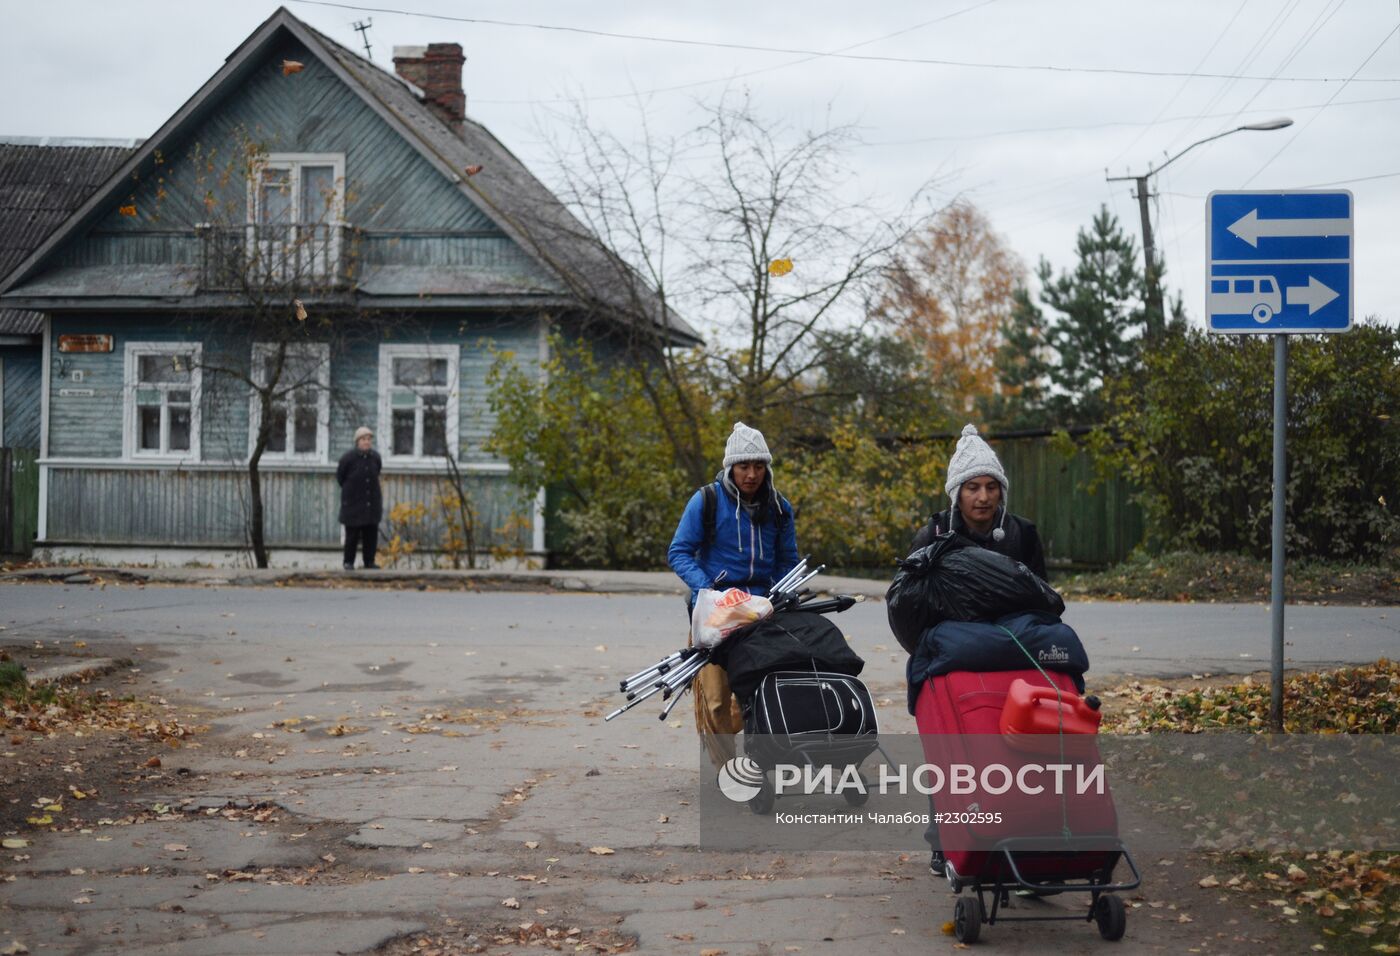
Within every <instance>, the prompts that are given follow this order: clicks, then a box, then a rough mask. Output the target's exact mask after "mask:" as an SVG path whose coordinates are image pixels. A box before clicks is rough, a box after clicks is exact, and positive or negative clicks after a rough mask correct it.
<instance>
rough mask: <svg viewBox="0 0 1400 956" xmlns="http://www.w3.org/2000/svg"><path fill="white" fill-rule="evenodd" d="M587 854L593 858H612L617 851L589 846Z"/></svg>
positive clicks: (608, 847)
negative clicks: (590, 854)
mask: <svg viewBox="0 0 1400 956" xmlns="http://www.w3.org/2000/svg"><path fill="white" fill-rule="evenodd" d="M588 852H589V853H592V854H593V855H594V856H612V855H613V854H614V853H616V852H617V851H616V850H614V849H613V848H612V847H610V846H591V847H589V848H588Z"/></svg>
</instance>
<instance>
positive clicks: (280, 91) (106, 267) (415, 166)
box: [3, 11, 564, 307]
mask: <svg viewBox="0 0 1400 956" xmlns="http://www.w3.org/2000/svg"><path fill="white" fill-rule="evenodd" d="M297 34H302V35H303V36H305V37H306V39H307V40H309V41H310V44H311V45H310V46H308V45H307V43H306V42H303V40H302V39H301V38H299V37H298V35H297ZM323 40H324V38H321V37H320V35H319V34H316V33H315V32H314V31H311V30H310V29H309V28H307V27H305V26H304V25H303V24H300V22H299V21H297V20H295V18H294V17H292V16H291V15H290V14H287V13H286V12H285V11H279V13H278V14H275V15H274V16H273V17H272V18H271V19H270V20H269V21H268V22H267V23H265V24H264V25H263V27H261V28H260V29H259V30H258V31H257V32H255V34H254V35H253V37H252V38H250V39H249V41H247V42H246V43H245V44H244V45H243V46H242V47H240V49H239V51H237V52H235V54H234V55H233V56H231V57H230V59H229V62H228V63H227V64H226V65H225V68H224V69H223V70H221V71H220V73H219V74H217V75H216V76H215V77H214V78H213V79H211V80H210V81H209V83H207V84H206V85H205V87H204V88H203V89H201V91H200V92H199V93H198V94H197V95H196V96H195V97H194V98H192V99H191V101H190V102H189V103H187V104H186V105H185V107H184V108H182V110H181V111H180V112H179V113H177V114H176V116H175V117H173V118H172V120H171V121H170V122H169V123H167V124H166V126H165V127H164V128H163V129H162V130H161V131H160V132H159V133H158V134H157V135H156V136H155V137H153V138H152V139H151V140H150V141H148V142H147V143H146V144H145V146H144V147H143V148H142V149H141V150H139V151H138V153H137V155H136V156H134V157H132V159H131V160H130V161H128V162H127V163H126V164H125V166H124V167H123V168H122V169H120V170H118V172H117V173H116V174H115V175H114V176H113V177H112V178H111V179H110V180H109V181H108V182H107V183H106V185H105V186H104V187H103V188H101V189H99V190H98V191H97V194H96V195H94V197H93V198H92V200H90V201H89V203H88V204H87V206H85V207H83V208H81V209H79V210H78V212H77V213H76V214H75V215H74V216H73V217H72V218H70V219H69V220H68V221H67V222H66V223H65V224H64V226H63V227H62V228H60V229H59V230H58V232H57V233H55V235H54V236H53V237H51V238H50V239H49V240H48V242H46V243H45V244H44V246H42V247H41V248H40V249H39V250H38V251H37V252H36V253H34V254H33V255H32V256H31V257H30V258H29V259H28V260H27V261H26V262H25V263H24V264H22V265H20V266H19V267H18V268H17V269H16V270H15V272H14V273H12V274H11V275H10V276H9V277H8V278H7V279H5V280H4V281H5V283H6V285H5V286H4V287H3V289H4V290H5V291H8V292H10V294H11V301H14V297H16V296H19V297H28V298H29V299H31V300H44V299H49V300H53V299H61V300H65V301H66V302H67V304H68V307H74V306H75V303H74V302H73V301H71V300H76V303H77V307H81V306H80V303H81V301H83V300H87V301H93V300H97V299H106V300H107V301H106V302H105V303H104V304H108V305H110V304H113V303H112V300H114V299H116V300H121V299H125V300H127V301H128V302H129V303H130V304H131V306H133V307H152V306H155V307H160V305H162V304H166V305H169V304H172V303H173V302H174V300H181V301H182V302H183V304H184V305H185V306H188V305H190V304H191V300H192V299H195V297H197V296H198V294H199V292H200V291H201V288H200V281H199V278H200V276H199V271H198V270H199V264H200V261H201V255H202V254H203V252H204V250H203V248H202V246H201V241H202V240H201V237H200V235H199V233H198V227H200V226H201V225H206V224H213V225H215V226H218V225H221V224H222V225H225V226H229V227H239V226H241V225H242V224H243V223H244V222H246V217H247V196H248V188H249V187H248V180H249V174H248V172H247V164H246V155H247V152H248V150H249V149H250V148H253V149H255V150H257V151H260V152H264V153H272V154H301V155H329V156H337V157H343V160H344V170H345V177H344V193H345V197H344V198H345V203H344V222H345V223H346V224H347V225H348V226H349V227H351V228H352V229H353V230H354V231H355V232H354V235H355V240H354V243H353V253H351V255H353V257H354V262H353V263H352V264H351V265H352V268H353V269H354V272H355V274H356V276H357V281H356V287H357V291H358V292H359V293H360V294H361V296H362V297H366V298H371V299H372V298H375V297H384V298H393V299H400V300H410V301H409V302H408V303H407V304H412V301H411V300H418V301H419V302H422V301H423V300H424V298H425V297H435V296H436V297H444V296H445V297H458V299H462V298H472V297H475V298H481V299H490V303H489V304H492V305H497V306H499V305H501V304H503V302H504V301H506V300H508V299H510V298H512V297H524V298H527V299H538V298H540V297H550V298H553V299H558V298H559V297H561V296H562V295H563V293H564V287H563V285H562V284H561V283H560V282H559V281H558V279H557V278H556V277H555V276H554V274H553V273H552V271H551V270H550V269H549V268H548V267H547V266H545V265H543V264H542V263H541V262H540V261H539V260H538V257H537V256H534V255H532V254H531V253H529V252H528V251H526V250H525V249H522V248H521V246H520V245H519V244H518V243H517V242H516V241H514V240H513V239H512V238H511V237H510V236H508V235H507V234H506V233H505V232H504V231H503V230H502V229H501V228H500V227H499V225H498V224H497V223H496V222H495V221H494V219H493V217H492V216H490V215H488V214H487V212H486V211H485V207H484V204H482V203H480V202H477V201H475V200H474V199H473V197H472V195H471V193H470V192H469V191H464V190H463V189H462V188H461V182H462V180H463V177H462V176H461V175H458V174H456V173H452V172H449V171H448V167H446V166H445V164H444V163H443V162H441V161H438V160H437V157H435V156H432V155H431V153H428V154H427V155H425V151H424V150H423V149H422V148H421V144H420V143H417V142H416V141H415V140H414V139H413V138H412V137H407V138H406V137H405V135H404V133H405V128H404V127H403V125H402V122H401V121H400V120H399V119H398V118H397V117H396V116H395V114H393V113H392V112H390V111H388V110H387V109H385V108H383V107H382V104H380V103H378V102H376V97H374V96H373V95H371V94H370V93H368V92H367V91H366V90H365V89H364V87H363V84H362V83H360V82H359V81H358V80H357V79H356V78H354V77H352V76H351V75H350V74H349V73H347V72H346V71H345V70H344V69H343V67H342V66H341V65H340V64H339V62H338V61H337V59H336V58H335V57H333V56H331V55H329V54H328V53H326V52H325V51H324V49H321V51H320V52H318V50H317V49H313V47H318V48H320V47H323ZM286 61H294V62H297V63H299V64H301V67H302V68H301V70H300V71H298V72H290V73H284V71H283V68H282V65H283V63H284V62H286ZM369 68H370V69H375V70H376V72H380V73H382V71H378V70H377V68H374V67H372V66H371V67H369ZM385 76H386V78H387V79H389V81H390V82H393V83H395V84H400V85H402V84H401V81H399V80H397V79H395V78H393V77H388V76H387V74H385ZM403 89H404V92H405V93H406V94H407V95H409V96H410V97H412V94H411V93H408V88H407V87H406V86H405V87H403ZM376 107H378V108H376ZM420 108H421V107H420ZM197 302H198V300H197V299H195V304H197ZM34 304H40V303H38V302H36V303H34ZM396 304H400V305H403V304H406V303H405V302H403V301H400V302H398V303H396ZM437 304H438V305H444V304H447V303H446V302H444V301H442V300H441V299H440V298H439V299H438V301H437ZM458 304H462V303H460V302H459V303H458ZM522 304H523V303H522Z"/></svg>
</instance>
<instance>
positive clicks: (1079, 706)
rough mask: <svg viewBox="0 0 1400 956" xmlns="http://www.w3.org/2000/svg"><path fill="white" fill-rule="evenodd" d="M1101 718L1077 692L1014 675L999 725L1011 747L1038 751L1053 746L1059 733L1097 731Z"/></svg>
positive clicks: (1092, 732)
mask: <svg viewBox="0 0 1400 956" xmlns="http://www.w3.org/2000/svg"><path fill="white" fill-rule="evenodd" d="M1095 703H1097V701H1096V702H1095ZM1102 720H1103V714H1101V713H1100V712H1099V710H1098V708H1097V707H1091V706H1090V705H1089V704H1088V703H1086V702H1085V700H1084V698H1082V697H1080V696H1079V695H1078V694H1075V693H1072V692H1071V691H1067V690H1057V689H1056V688H1053V687H1036V686H1035V685H1033V684H1030V683H1028V682H1027V681H1025V680H1022V679H1020V678H1017V679H1016V680H1014V681H1012V682H1011V686H1010V687H1009V688H1008V689H1007V692H1006V703H1005V704H1004V705H1003V706H1002V708H1001V721H1000V723H999V726H1000V728H1001V732H1002V734H1003V736H1005V737H1006V741H1007V743H1008V744H1010V745H1011V746H1012V747H1015V748H1016V749H1017V750H1029V751H1034V752H1037V753H1040V752H1044V751H1046V750H1047V749H1050V750H1053V749H1056V748H1057V747H1058V744H1057V743H1055V738H1056V737H1058V736H1059V735H1060V734H1097V733H1098V732H1099V724H1100V722H1102ZM1036 738H1039V739H1036Z"/></svg>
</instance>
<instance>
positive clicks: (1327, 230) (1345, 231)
mask: <svg viewBox="0 0 1400 956" xmlns="http://www.w3.org/2000/svg"><path fill="white" fill-rule="evenodd" d="M1230 232H1232V233H1234V234H1235V235H1236V236H1238V237H1239V238H1241V239H1243V240H1244V241H1245V242H1247V243H1249V244H1250V245H1251V246H1253V247H1254V248H1256V249H1258V248H1259V237H1260V236H1349V235H1351V220H1350V219H1260V218H1259V210H1258V209H1251V210H1250V211H1249V212H1247V213H1245V214H1244V215H1243V216H1241V217H1240V218H1239V219H1237V220H1236V221H1235V223H1234V225H1232V226H1230Z"/></svg>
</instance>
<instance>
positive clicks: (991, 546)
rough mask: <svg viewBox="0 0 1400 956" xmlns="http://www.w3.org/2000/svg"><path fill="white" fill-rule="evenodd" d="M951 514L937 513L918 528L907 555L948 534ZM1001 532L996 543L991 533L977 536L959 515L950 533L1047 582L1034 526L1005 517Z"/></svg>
mask: <svg viewBox="0 0 1400 956" xmlns="http://www.w3.org/2000/svg"><path fill="white" fill-rule="evenodd" d="M951 512H952V509H951V508H950V509H948V510H947V511H940V512H939V513H938V514H936V515H934V516H933V517H932V518H930V519H929V521H928V524H926V525H924V526H923V527H922V528H920V529H919V533H918V534H916V535H914V543H913V544H911V545H910V546H909V553H910V554H913V553H914V552H915V551H917V550H919V549H920V548H922V547H926V546H927V545H928V544H929V542H931V541H932V540H933V539H934V536H935V535H940V534H946V533H947V532H948V530H949V527H948V522H949V520H950V515H951ZM1001 515H1002V511H1001V509H997V519H996V520H997V522H1000V521H1001ZM992 527H993V529H995V528H996V527H997V524H995V523H994V524H993V525H992ZM1002 528H1003V530H1004V531H1005V532H1006V537H1004V538H1002V539H1001V540H1000V541H995V540H993V538H992V535H991V534H990V533H988V534H978V533H977V532H975V531H973V530H972V529H971V528H969V527H968V526H967V523H966V522H964V521H963V520H962V515H958V519H957V527H956V528H954V529H953V530H955V531H957V532H958V533H959V534H964V535H967V537H969V538H971V539H972V540H973V541H975V542H977V543H978V544H979V545H981V546H982V547H984V548H986V549H987V550H989V551H995V552H997V553H998V554H1004V555H1006V556H1007V557H1008V558H1014V559H1015V560H1017V561H1020V562H1021V563H1022V564H1024V565H1025V566H1026V567H1028V568H1030V569H1031V570H1032V571H1034V572H1035V573H1036V574H1037V575H1038V576H1039V577H1040V578H1041V580H1044V581H1048V580H1050V576H1049V575H1048V574H1046V573H1045V549H1044V548H1042V547H1041V544H1040V534H1039V533H1038V532H1037V531H1036V530H1035V525H1033V524H1031V523H1030V522H1029V521H1027V520H1026V519H1025V518H1022V517H1020V516H1018V515H1014V514H1008V515H1007V516H1006V523H1005V524H1004V525H1003V526H1002Z"/></svg>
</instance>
